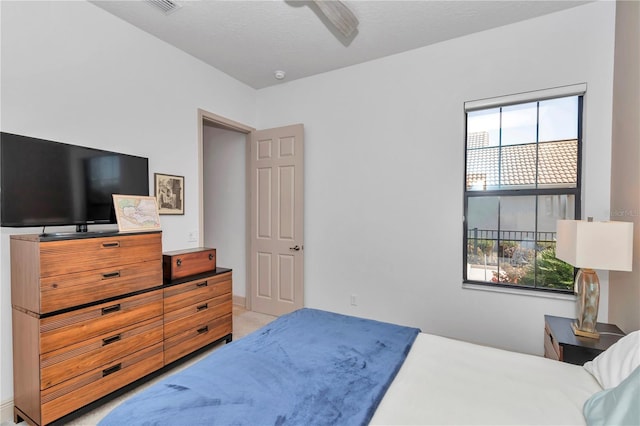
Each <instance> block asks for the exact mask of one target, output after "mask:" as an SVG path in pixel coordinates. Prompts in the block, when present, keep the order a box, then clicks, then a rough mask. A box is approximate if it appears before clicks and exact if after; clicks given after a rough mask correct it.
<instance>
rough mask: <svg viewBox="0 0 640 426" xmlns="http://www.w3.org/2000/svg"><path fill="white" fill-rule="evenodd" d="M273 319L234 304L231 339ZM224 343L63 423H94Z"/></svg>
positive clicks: (77, 424) (88, 424) (238, 337)
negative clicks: (126, 400)
mask: <svg viewBox="0 0 640 426" xmlns="http://www.w3.org/2000/svg"><path fill="white" fill-rule="evenodd" d="M274 319H276V317H273V316H271V315H265V314H260V313H258V312H252V311H247V310H246V309H244V308H241V307H239V306H236V305H234V306H233V340H238V339H241V338H243V337H244V336H246V335H247V334H249V333H252V332H253V331H255V330H257V329H258V328H260V327H262V326H263V325H266V324H268V323H270V322H271V321H273V320H274ZM224 344H225V343H224V342H223V343H220V344H218V345H216V346H214V347H212V348H210V349H209V350H207V351H205V352H203V353H201V354H198V355H197V356H194V357H192V358H190V359H189V360H187V361H185V362H180V361H178V362H177V363H176V364H179V365H175V366H174V367H173V368H171V370H169V371H167V372H166V373H164V374H162V375H159V376H158V377H155V378H153V379H151V380H149V381H147V382H146V383H144V384H141V385H140V386H137V387H136V388H135V389H132V390H130V391H128V392H127V393H125V394H123V395H120V396H118V397H117V398H113V399H112V400H110V401H107V402H105V403H102V404H100V405H99V406H98V407H96V408H94V409H93V410H91V411H89V412H86V413H82V414H78V413H76V414H72V415H70V416H69V418H68V421H65V425H74V426H80V425H82V426H91V425H96V424H97V423H98V422H99V421H100V420H101V419H102V418H103V417H104V416H106V415H107V413H109V411H111V410H112V409H114V408H115V407H116V406H117V405H119V404H120V403H121V402H122V401H124V400H125V399H127V398H129V397H130V396H131V395H133V394H135V393H137V392H140V391H141V390H143V389H145V388H147V387H149V386H151V385H152V384H154V383H156V382H157V381H159V380H161V379H163V378H164V377H166V376H167V375H169V374H172V373H175V372H176V371H180V370H182V369H184V368H186V367H188V366H190V365H191V364H193V363H194V362H196V361H198V360H200V359H201V358H203V357H205V356H207V355H208V354H210V353H211V352H213V351H215V350H216V349H218V348H220V347H221V346H222V345H224ZM19 424H20V425H23V424H25V423H19ZM5 425H6V426H9V425H15V423H13V422H3V423H2V426H5Z"/></svg>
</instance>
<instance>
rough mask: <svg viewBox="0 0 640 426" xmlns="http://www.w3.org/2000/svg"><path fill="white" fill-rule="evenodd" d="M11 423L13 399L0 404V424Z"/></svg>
mask: <svg viewBox="0 0 640 426" xmlns="http://www.w3.org/2000/svg"><path fill="white" fill-rule="evenodd" d="M4 422H13V399H10V400H8V401H5V402H3V403H1V404H0V423H4Z"/></svg>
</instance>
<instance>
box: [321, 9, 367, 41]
mask: <svg viewBox="0 0 640 426" xmlns="http://www.w3.org/2000/svg"><path fill="white" fill-rule="evenodd" d="M313 2H314V3H315V4H316V5H317V6H318V8H319V9H320V11H321V12H322V13H323V14H324V15H325V16H326V17H327V19H328V20H329V22H331V23H332V24H333V26H334V27H336V28H337V29H338V31H340V32H341V33H342V34H343V35H344V36H345V37H349V36H350V35H351V33H353V32H354V31H355V30H356V28H358V24H359V23H360V22H359V21H358V18H356V15H354V14H353V12H351V10H350V9H349V8H348V7H347V6H346V5H345V4H344V3H342V2H341V1H338V0H313Z"/></svg>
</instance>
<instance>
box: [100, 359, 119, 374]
mask: <svg viewBox="0 0 640 426" xmlns="http://www.w3.org/2000/svg"><path fill="white" fill-rule="evenodd" d="M121 368H122V363H121V362H120V363H118V364H116V365H114V366H113V367H109V368H105V369H104V370H102V377H106V376H108V375H109V374H113V373H115V372H116V371H120V369H121Z"/></svg>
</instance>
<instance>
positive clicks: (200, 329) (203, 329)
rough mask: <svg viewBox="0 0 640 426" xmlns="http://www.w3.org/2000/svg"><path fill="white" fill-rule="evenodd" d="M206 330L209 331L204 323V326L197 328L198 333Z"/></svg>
mask: <svg viewBox="0 0 640 426" xmlns="http://www.w3.org/2000/svg"><path fill="white" fill-rule="evenodd" d="M207 331H209V326H208V325H205V326H204V327H202V328H199V329H198V334H202V333H206V332H207Z"/></svg>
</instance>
